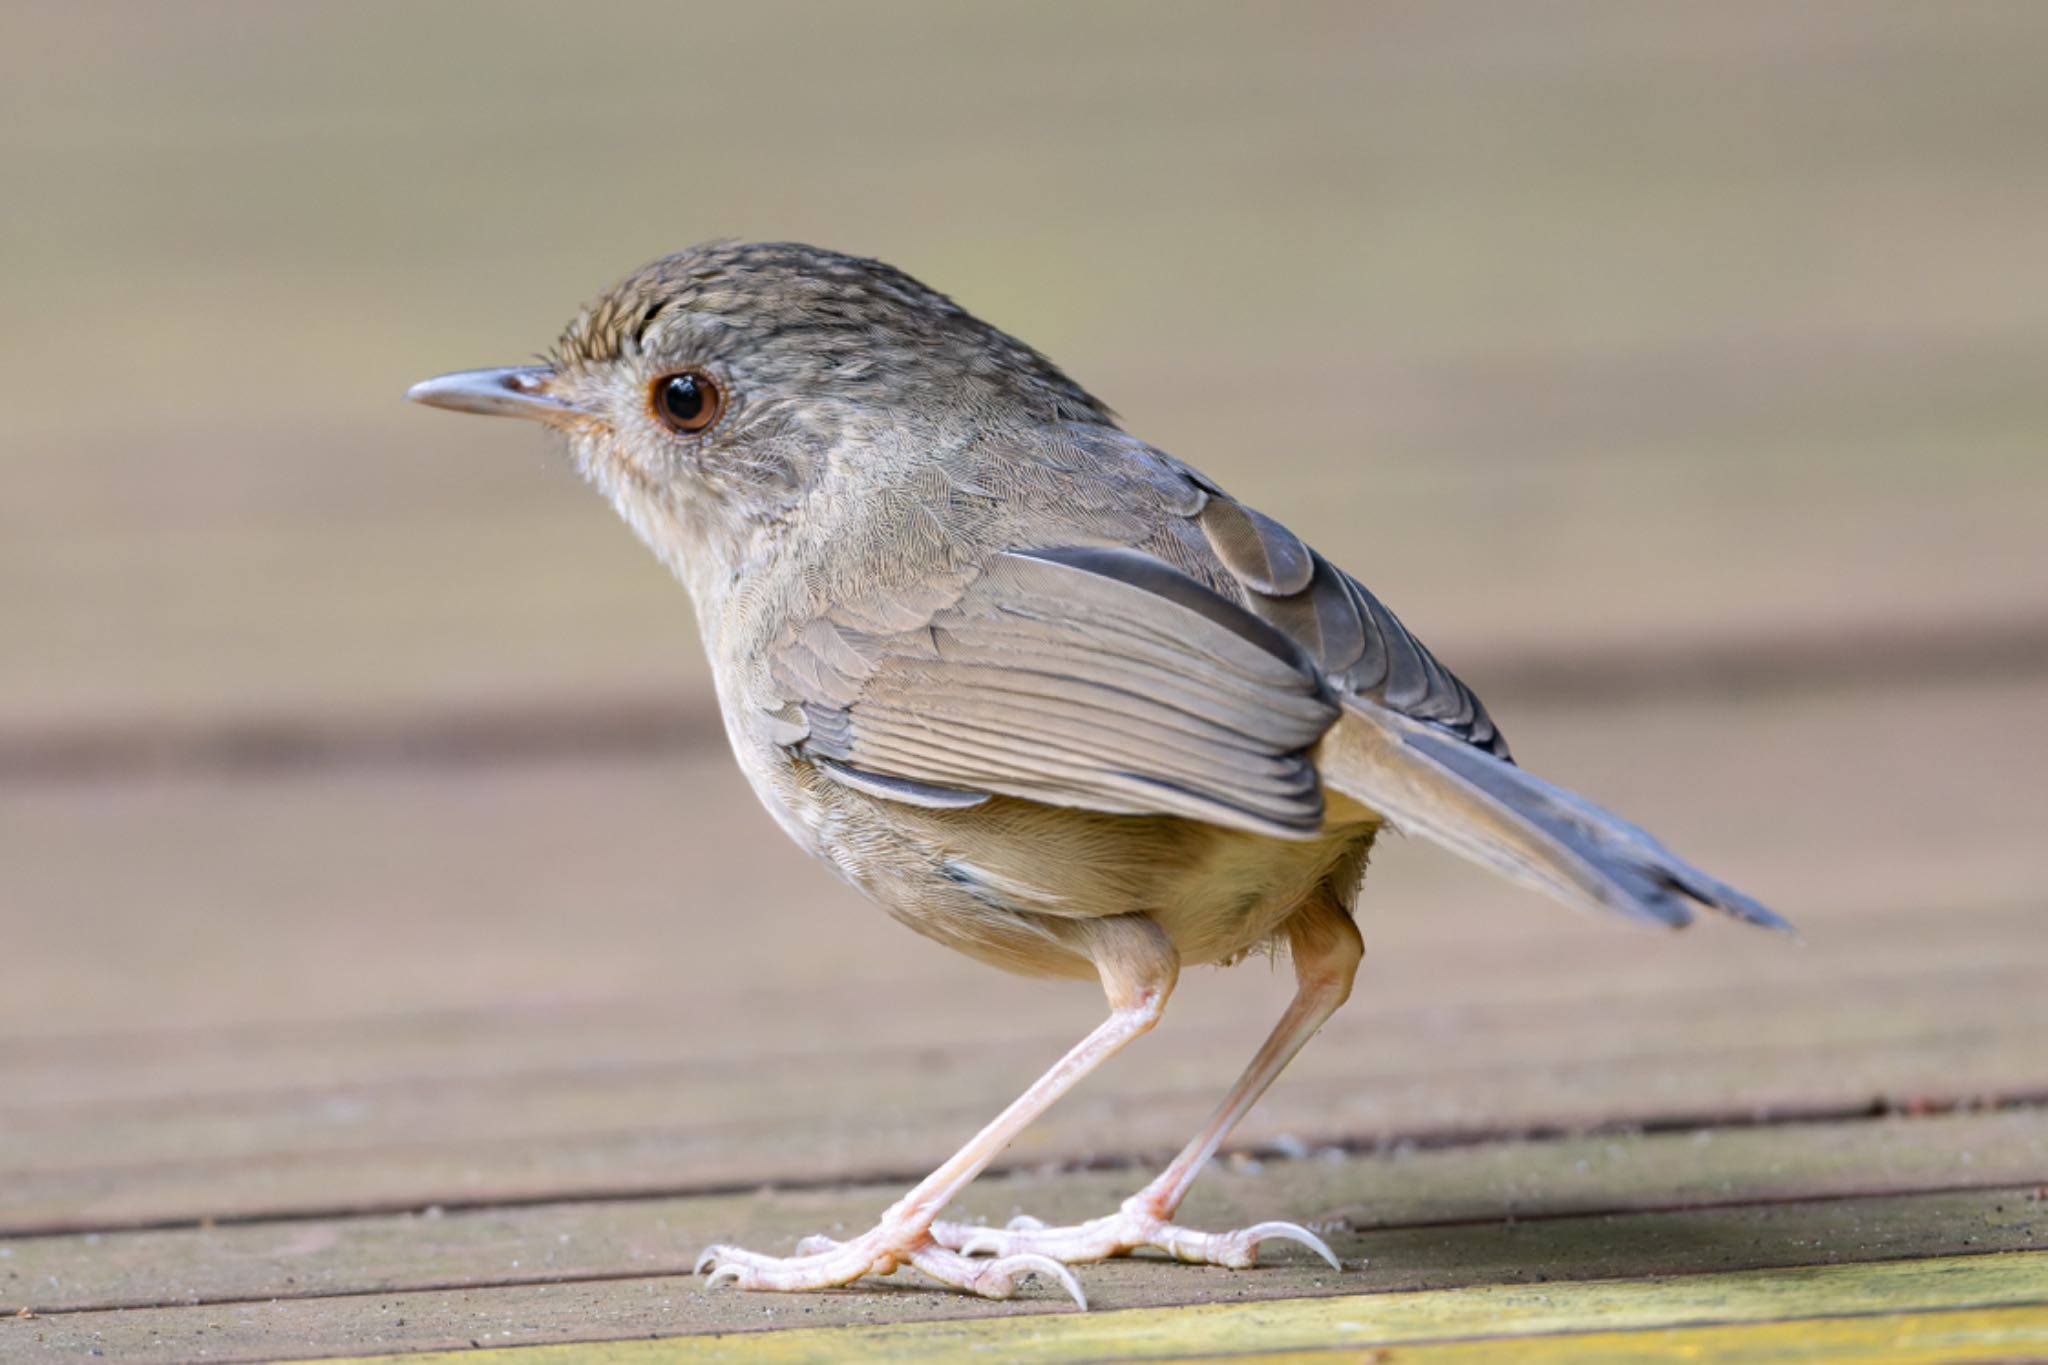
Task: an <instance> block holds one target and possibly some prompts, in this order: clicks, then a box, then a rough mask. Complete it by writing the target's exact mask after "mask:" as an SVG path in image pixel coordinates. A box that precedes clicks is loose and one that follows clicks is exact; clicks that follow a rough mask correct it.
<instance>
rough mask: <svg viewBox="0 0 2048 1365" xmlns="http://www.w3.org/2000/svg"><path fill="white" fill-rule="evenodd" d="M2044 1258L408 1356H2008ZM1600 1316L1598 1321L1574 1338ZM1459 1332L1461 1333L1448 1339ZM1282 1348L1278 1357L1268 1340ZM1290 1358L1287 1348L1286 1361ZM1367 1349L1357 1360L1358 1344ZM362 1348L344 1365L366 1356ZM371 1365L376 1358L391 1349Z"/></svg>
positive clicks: (2036, 1322) (913, 1362)
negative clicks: (1383, 1352)
mask: <svg viewBox="0 0 2048 1365" xmlns="http://www.w3.org/2000/svg"><path fill="white" fill-rule="evenodd" d="M2044 1274H2048V1260H2044V1257H2043V1255H2042V1254H2041V1253H2033V1254H2026V1253H2020V1254H2006V1255H1991V1256H1979V1257H1972V1258H1969V1259H1967V1260H1963V1261H1926V1260H1922V1261H1912V1262H1905V1263H1893V1264H1880V1265H1853V1266H1827V1267H1813V1268H1809V1269H1803V1270H1792V1271H1780V1272H1775V1273H1771V1274H1767V1275H1764V1274H1757V1273H1755V1272H1734V1273H1721V1274H1702V1275H1697V1276H1692V1277H1689V1278H1687V1279H1684V1280H1676V1281H1673V1280H1636V1281H1618V1282H1605V1283H1594V1284H1556V1285H1546V1286H1545V1287H1544V1288H1542V1289H1541V1290H1526V1289H1525V1290H1513V1289H1494V1290H1485V1291H1471V1290H1451V1291H1423V1292H1418V1293H1408V1294H1375V1295H1345V1296H1341V1297H1337V1296H1333V1297H1327V1298H1316V1299H1291V1300H1282V1301H1279V1302H1266V1303H1256V1304H1228V1305H1203V1306H1200V1307H1191V1308H1173V1309H1165V1310H1162V1309H1133V1310H1128V1311H1125V1312H1118V1313H1097V1314H1093V1315H1091V1316H1087V1317H1080V1316H1069V1317H1043V1318H1033V1319H1026V1320H1022V1321H1006V1322H1002V1323H947V1324H944V1325H916V1326H889V1327H851V1328H838V1329H831V1328H827V1329H815V1328H814V1329H809V1330H794V1331H783V1332H774V1333H766V1332H757V1333H746V1334H740V1335H735V1336H730V1337H725V1338H714V1339H709V1340H707V1339H703V1338H669V1339H666V1340H656V1341H641V1342H616V1343H609V1344H602V1345H600V1344H591V1345H579V1346H576V1347H573V1348H559V1347H557V1348H547V1347H540V1348H529V1349H519V1348H511V1349H506V1348H503V1347H499V1348H490V1349H484V1350H479V1351H464V1352H458V1353H450V1354H427V1355H425V1356H408V1357H405V1359H407V1360H414V1361H418V1362H419V1363H420V1365H456V1363H457V1362H462V1363H463V1365H496V1363H497V1362H505V1365H512V1363H513V1362H518V1365H553V1362H555V1361H564V1360H572V1359H573V1360H577V1361H589V1362H591V1363H592V1365H656V1363H657V1362H663V1361H674V1360H688V1361H721V1360H724V1361H733V1362H745V1363H746V1365H827V1363H828V1362H840V1361H845V1362H860V1361H890V1362H903V1365H919V1363H920V1362H928V1361H929V1362H938V1361H954V1360H959V1359H962V1358H963V1357H968V1356H971V1355H973V1354H977V1353H982V1352H987V1353H994V1352H998V1351H1000V1352H1001V1353H1002V1358H1003V1359H1005V1360H1010V1361H1016V1362H1018V1365H1039V1363H1042V1365H1078V1362H1086V1361H1109V1360H1131V1361H1157V1362H1162V1363H1163V1362H1168V1361H1195V1360H1236V1361H1244V1362H1247V1365H1249V1363H1250V1362H1261V1363H1262V1365H1279V1363H1280V1362H1289V1363H1290V1365H1293V1363H1295V1362H1300V1363H1301V1365H1306V1362H1311V1361H1315V1362H1321V1361H1328V1360H1330V1359H1331V1356H1332V1353H1334V1352H1339V1351H1342V1352H1347V1353H1348V1352H1354V1351H1355V1352H1366V1353H1370V1352H1372V1351H1374V1350H1375V1349H1385V1348H1387V1347H1389V1346H1398V1347H1399V1348H1400V1350H1399V1353H1398V1354H1394V1353H1393V1352H1388V1358H1389V1359H1394V1360H1401V1361H1408V1360H1415V1361H1419V1362H1423V1365H1454V1363H1457V1362H1481V1361H1486V1362H1500V1361H1510V1360H1513V1361H1522V1360H1529V1361H1535V1362H1538V1363H1539V1365H1542V1363H1543V1362H1550V1361H1560V1362H1562V1361H1577V1360H1593V1361H1606V1360H1631V1361H1639V1360H1645V1359H1661V1358H1664V1357H1662V1356H1658V1355H1656V1354H1655V1352H1656V1351H1658V1350H1659V1349H1660V1348H1662V1349H1665V1350H1668V1351H1670V1352H1671V1353H1672V1354H1676V1355H1679V1356H1681V1357H1682V1358H1686V1359H1711V1360H1725V1361H1742V1362H1748V1363H1750V1365H1764V1362H1768V1361H1781V1360H1782V1361H1826V1362H1830V1365H1852V1363H1853V1362H1892V1363H1894V1365H1907V1363H1909V1362H1939V1361H1976V1360H1984V1359H1991V1358H1996V1359H2018V1358H2021V1356H2022V1355H2025V1354H2031V1353H2032V1350H2033V1349H2034V1348H2037V1347H2048V1305H2044V1303H2043V1299H2042V1294H2043V1285H2044V1283H2048V1281H2044V1280H2043V1279H2042V1276H2043V1275H2044ZM1589 1322H1600V1323H1604V1324H1607V1325H1608V1327H1609V1329H1610V1330H1607V1331H1602V1332H1587V1331H1585V1330H1584V1327H1585V1324H1587V1323H1589ZM1458 1338H1464V1339H1463V1340H1459V1339H1458ZM1283 1342H1286V1343H1291V1344H1292V1347H1293V1349H1292V1350H1291V1351H1290V1350H1289V1349H1288V1348H1287V1347H1280V1348H1279V1349H1278V1350H1276V1349H1275V1348H1276V1346H1278V1344H1279V1343H1283ZM1297 1352H1298V1353H1297ZM1365 1358H1366V1359H1372V1356H1371V1355H1370V1354H1367V1355H1366V1356H1365ZM371 1359H373V1358H363V1359H360V1360H358V1361H356V1362H354V1363H353V1365H370V1362H371ZM374 1359H381V1360H389V1359H393V1357H377V1358H374Z"/></svg>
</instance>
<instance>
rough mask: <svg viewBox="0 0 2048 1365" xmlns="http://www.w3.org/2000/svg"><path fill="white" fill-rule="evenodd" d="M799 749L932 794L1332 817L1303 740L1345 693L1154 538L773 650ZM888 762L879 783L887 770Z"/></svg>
mask: <svg viewBox="0 0 2048 1365" xmlns="http://www.w3.org/2000/svg"><path fill="white" fill-rule="evenodd" d="M775 672H776V677H777V681H778V683H779V684H780V685H781V686H782V688H783V690H784V691H785V692H787V693H790V694H791V695H792V696H793V697H794V699H795V700H796V701H797V703H798V705H799V706H800V707H801V708H802V711H803V713H804V715H805V717H806V719H807V721H808V722H809V734H808V735H807V736H806V737H805V738H804V739H803V740H802V741H801V742H800V743H799V745H798V746H797V749H798V752H800V753H802V754H804V755H805V756H807V757H811V758H813V759H817V760H822V761H823V762H824V763H825V764H827V765H831V766H830V767H828V768H827V771H828V772H832V773H834V775H838V774H839V773H846V774H849V775H851V777H852V779H853V782H852V783H851V785H858V784H859V783H860V782H861V781H862V780H863V779H866V780H868V781H869V785H868V786H867V787H865V788H863V789H864V790H870V791H880V790H885V789H886V784H888V783H890V782H906V783H910V784H913V786H914V787H915V788H917V789H918V794H919V795H921V796H922V798H923V803H924V804H941V803H943V802H946V801H949V800H952V799H953V798H952V797H949V796H944V795H938V796H935V795H934V793H959V794H960V796H959V798H958V799H959V801H960V803H962V804H964V803H965V801H966V800H967V799H969V798H970V797H971V796H972V795H973V794H976V793H984V792H986V793H996V794H1000V795H1005V796H1016V797H1022V798H1026V799H1030V800H1037V801H1044V802H1048V803H1051V804H1057V805H1065V806H1074V807H1079V808H1082V809H1089V810H1100V811H1109V812H1114V813H1119V814H1174V815H1183V816H1188V817H1190V818H1194V819H1199V820H1205V821H1208V822H1211V823H1215V824H1222V825H1227V826H1231V827H1235V828H1240V829H1246V830H1251V831H1254V832H1258V833H1262V834H1273V835H1280V836H1283V837H1305V836H1309V835H1313V834H1314V833H1315V832H1316V831H1318V830H1319V829H1320V828H1321V826H1322V819H1323V793H1322V785H1321V783H1320V781H1319V780H1318V778H1317V776H1316V772H1315V768H1314V765H1313V764H1312V763H1311V761H1310V759H1309V756H1308V750H1309V749H1310V748H1311V746H1313V745H1314V744H1315V742H1316V741H1317V740H1318V739H1319V738H1321V736H1322V735H1323V733H1324V732H1325V731H1326V730H1328V729H1329V727H1330V726H1331V725H1332V724H1333V723H1334V722H1335V720H1336V717H1337V715H1338V708H1337V705H1336V703H1335V701H1334V700H1333V698H1332V697H1331V695H1330V693H1329V690H1328V687H1327V685H1326V684H1325V682H1324V680H1323V677H1322V675H1321V671H1320V670H1319V669H1318V668H1317V667H1316V666H1315V664H1314V663H1313V661H1312V660H1310V659H1309V658H1308V657H1307V655H1305V654H1304V652H1303V651H1302V649H1301V648H1300V646H1299V645H1297V644H1295V643H1294V642H1293V641H1292V640H1290V639H1289V638H1288V637H1287V636H1286V635H1284V634H1283V633H1282V632H1281V631H1279V630H1277V629H1274V628H1273V627H1272V626H1270V625H1268V624H1267V623H1265V622H1263V621H1261V620H1259V619H1258V618H1257V617H1255V616H1252V615H1251V614H1249V613H1247V612H1246V611H1245V610H1244V609H1243V608H1242V607H1240V606H1238V605H1237V604H1236V603H1233V602H1231V601H1229V600H1227V599H1225V598H1224V597H1222V596H1220V595H1219V594H1217V593H1215V592H1213V591H1212V590H1210V589H1209V588H1207V587H1205V586H1204V585H1202V584H1200V583H1198V582H1196V581H1195V580H1193V579H1192V578H1189V577H1187V576H1186V575H1183V574H1181V573H1179V572H1177V571H1175V570H1173V569H1171V568H1169V567H1167V566H1166V565H1164V564H1162V563H1160V562H1159V561H1158V560H1156V559H1153V558H1152V557H1151V556H1148V555H1144V554H1140V553H1138V552H1135V551H1130V550H1117V549H1095V548H1078V549H1049V550H1038V551H1025V552H1015V553H1007V554H1002V555H999V556H997V557H996V558H995V559H994V560H992V561H991V562H990V563H989V565H988V566H987V569H986V571H985V572H984V573H983V574H982V575H981V576H980V577H979V578H978V579H976V580H975V581H974V582H973V583H972V584H971V585H969V587H968V588H967V589H966V591H965V592H964V593H963V594H962V595H961V597H960V598H959V600H958V601H957V602H955V603H954V604H952V605H951V606H949V607H947V608H945V609H943V610H940V611H938V612H936V613H934V614H933V615H932V617H931V619H930V621H929V622H928V623H927V625H926V626H925V627H924V628H923V629H919V630H911V631H903V632H899V633H895V634H891V635H887V636H865V635H861V634H859V633H857V632H849V631H846V630H843V629H837V628H834V629H833V630H832V631H831V634H830V638H829V639H828V638H826V637H824V636H822V635H820V633H819V631H818V629H817V627H816V623H812V624H811V625H808V626H807V627H806V628H805V629H804V630H802V631H801V632H799V633H798V634H797V635H796V637H795V638H793V639H792V640H790V641H789V642H788V643H787V645H786V646H785V648H784V649H783V650H781V651H780V653H779V655H778V657H777V658H776V660H775ZM877 780H879V783H880V784H881V785H880V786H878V785H877Z"/></svg>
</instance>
